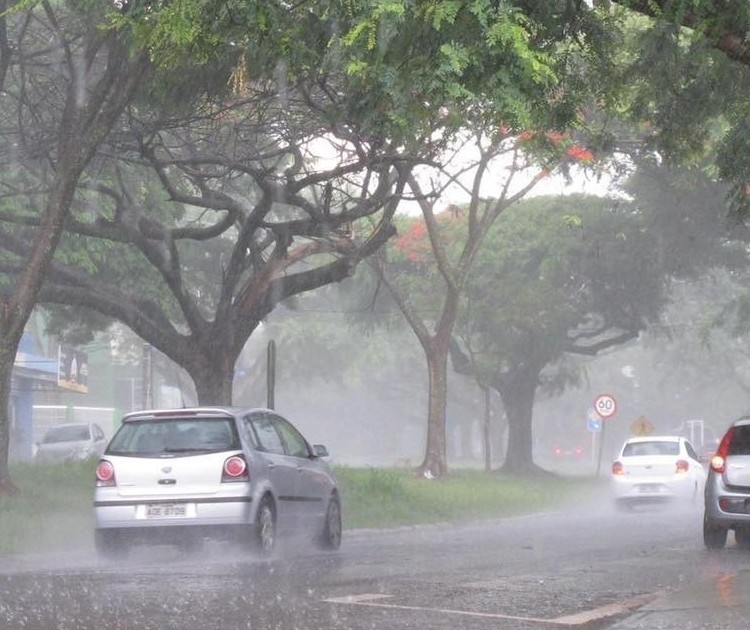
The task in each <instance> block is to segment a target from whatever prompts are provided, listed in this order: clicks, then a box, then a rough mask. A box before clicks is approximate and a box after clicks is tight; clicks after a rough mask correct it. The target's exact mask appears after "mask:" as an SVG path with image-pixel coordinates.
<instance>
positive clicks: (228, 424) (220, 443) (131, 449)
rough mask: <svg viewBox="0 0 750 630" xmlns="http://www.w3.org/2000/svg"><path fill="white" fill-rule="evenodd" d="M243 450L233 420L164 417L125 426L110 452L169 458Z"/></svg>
mask: <svg viewBox="0 0 750 630" xmlns="http://www.w3.org/2000/svg"><path fill="white" fill-rule="evenodd" d="M239 448H240V441H239V438H238V436H237V430H236V428H235V425H234V422H233V421H232V419H231V418H160V419H158V420H131V421H128V422H125V423H123V425H122V426H121V427H120V430H119V431H118V432H117V433H116V434H115V436H114V437H113V438H112V442H111V443H110V445H109V448H108V449H107V453H109V454H111V455H134V456H137V455H159V456H162V455H169V454H185V453H197V452H204V453H209V452H217V451H231V450H238V449H239Z"/></svg>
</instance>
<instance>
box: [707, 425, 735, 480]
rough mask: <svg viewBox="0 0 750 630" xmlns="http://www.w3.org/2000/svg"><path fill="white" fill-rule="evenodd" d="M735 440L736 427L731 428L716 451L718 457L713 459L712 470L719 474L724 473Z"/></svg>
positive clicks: (715, 456)
mask: <svg viewBox="0 0 750 630" xmlns="http://www.w3.org/2000/svg"><path fill="white" fill-rule="evenodd" d="M733 438H734V427H730V428H729V429H728V430H727V432H726V433H725V434H724V437H723V438H721V442H720V443H719V448H718V449H716V455H714V456H713V457H712V458H711V464H710V466H711V470H713V471H714V472H717V473H723V472H724V467H725V466H726V458H727V455H728V454H729V446H730V445H731V444H732V439H733Z"/></svg>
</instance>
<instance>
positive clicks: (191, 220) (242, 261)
mask: <svg viewBox="0 0 750 630" xmlns="http://www.w3.org/2000/svg"><path fill="white" fill-rule="evenodd" d="M185 6H192V7H194V8H200V9H201V10H200V11H197V12H196V13H191V12H190V11H189V10H188V11H187V12H185V11H183V9H184V8H185ZM212 6H213V5H212V3H210V2H208V3H206V2H196V3H186V4H184V5H183V6H182V8H181V9H180V11H179V12H177V13H174V11H173V10H172V9H174V7H173V6H172V5H163V6H159V7H156V6H152V5H141V4H140V3H136V4H135V5H134V10H135V9H136V8H137V9H138V10H139V11H140V10H141V9H142V10H143V11H145V13H146V14H147V16H148V18H149V20H150V23H151V24H152V25H153V28H152V29H150V30H149V31H148V33H147V37H146V38H145V40H144V41H146V42H147V44H148V45H149V46H150V47H151V48H152V50H155V51H156V52H157V53H163V55H161V57H160V58H161V59H166V60H167V62H168V63H171V64H174V65H176V66H177V67H179V68H182V67H183V66H184V65H185V62H183V61H181V60H180V59H176V58H175V56H174V54H173V53H174V52H175V51H176V50H183V51H187V52H189V53H191V54H194V55H198V56H199V57H201V58H206V59H208V60H209V61H210V62H211V63H216V65H217V67H218V68H220V69H223V71H224V72H225V73H227V72H228V71H230V70H231V72H230V73H228V75H229V76H228V78H229V79H231V84H232V86H233V88H234V91H233V95H229V94H226V93H219V96H220V98H221V99H224V100H219V99H215V98H209V97H206V98H205V100H201V101H200V103H201V105H202V106H203V109H202V110H200V111H199V114H201V115H200V116H198V117H193V118H192V119H191V120H188V121H186V120H185V118H184V117H182V118H180V117H179V115H180V114H181V111H180V109H181V108H179V107H178V108H176V109H177V112H176V113H177V117H176V118H171V119H169V120H168V121H167V122H168V123H169V124H165V120H164V118H163V117H155V118H151V119H149V118H148V117H144V116H143V113H142V112H143V109H144V106H143V104H140V103H139V107H138V108H134V109H133V110H132V111H131V112H129V116H130V118H129V120H130V123H131V124H130V130H131V134H130V136H131V137H130V138H128V134H127V133H122V134H119V135H118V137H117V140H118V142H119V144H117V145H113V150H112V154H113V155H114V154H116V155H118V156H119V157H121V158H122V157H125V159H127V160H128V162H129V165H128V168H129V169H134V168H136V166H134V164H137V168H144V167H146V166H147V167H149V168H151V169H153V172H154V173H156V175H157V177H158V179H159V181H160V183H161V185H162V186H163V188H164V191H165V192H166V199H164V200H162V201H163V202H167V201H168V202H169V203H171V204H172V205H173V208H174V209H173V210H170V211H167V212H166V213H165V214H164V217H163V219H159V220H157V213H155V212H153V209H154V208H153V206H154V199H153V198H151V197H148V196H145V197H143V196H139V194H137V191H136V189H135V187H134V186H133V184H132V179H130V178H129V177H128V176H127V175H128V173H126V172H125V170H124V169H123V168H120V167H118V166H117V165H109V166H107V168H106V169H105V170H103V171H101V173H102V175H103V177H102V178H100V181H99V182H98V184H97V185H96V186H92V187H91V193H90V195H93V194H98V195H103V196H104V197H106V198H108V199H109V202H105V201H99V200H94V201H92V198H91V197H89V198H87V199H85V200H84V201H85V203H84V204H83V207H82V211H81V212H80V213H78V214H77V215H76V221H71V222H69V228H70V231H71V232H74V233H77V234H79V235H82V236H84V237H86V238H98V239H108V240H110V241H113V242H117V241H119V242H120V243H122V244H123V245H126V246H128V247H129V248H131V249H132V248H136V249H137V250H138V251H139V252H140V253H141V254H142V256H143V260H145V261H148V264H149V265H150V266H151V267H153V272H154V273H155V274H157V275H158V276H159V278H160V282H161V283H162V286H163V291H162V292H161V295H158V296H156V297H157V299H153V298H154V296H153V295H149V294H143V293H142V292H141V293H138V292H137V291H136V292H135V293H131V292H123V291H122V289H123V288H124V287H126V286H127V283H123V282H118V283H116V284H115V285H114V287H113V285H112V283H109V282H107V283H104V282H98V284H95V283H94V281H95V280H101V278H97V277H96V273H94V274H82V273H81V269H80V268H79V269H72V268H70V266H66V265H64V264H63V263H64V262H65V261H63V260H61V261H60V264H57V265H56V267H55V273H54V277H51V278H50V282H48V283H47V284H46V285H45V289H44V299H45V300H49V301H59V302H66V303H75V304H79V305H85V306H88V307H91V308H96V309H98V310H99V311H100V312H102V313H105V314H107V315H110V316H116V317H118V318H120V319H122V320H123V321H125V322H126V323H127V324H128V325H129V326H131V327H132V328H133V329H134V330H136V332H138V333H139V334H140V335H141V336H143V337H144V338H145V339H147V340H148V341H150V342H151V343H152V344H153V345H155V346H157V347H159V348H161V349H162V350H163V351H164V352H165V353H166V354H168V355H169V356H171V357H172V358H174V359H175V360H176V361H178V362H179V363H180V364H181V365H183V366H184V367H185V368H186V369H188V371H189V372H190V373H191V374H192V375H193V377H194V379H195V380H196V385H197V387H198V388H199V392H200V398H201V400H202V401H203V402H228V401H229V400H230V399H231V390H230V387H229V385H230V383H231V374H232V371H233V366H234V361H235V359H236V357H237V355H238V353H239V351H240V349H241V348H242V346H243V345H244V342H245V341H246V340H247V337H248V336H249V335H250V334H251V333H252V331H253V330H254V328H255V327H256V326H257V325H258V323H259V322H260V321H261V320H262V318H263V317H264V316H265V315H266V314H268V312H270V310H271V309H272V308H273V307H274V306H275V304H277V303H278V302H279V301H281V300H283V299H285V298H287V297H289V296H291V295H294V294H295V293H298V292H300V291H304V290H308V289H310V288H315V287H317V286H321V285H322V284H325V283H328V282H333V281H336V280H339V279H341V278H343V277H346V275H348V274H349V273H350V272H351V270H352V269H353V267H354V266H355V265H356V263H357V262H358V261H359V260H360V259H362V258H363V257H364V256H366V255H367V254H369V253H371V252H373V251H375V249H377V247H378V245H379V244H381V243H382V242H383V241H384V240H385V238H387V237H388V236H389V235H390V233H391V226H390V217H391V215H392V213H393V210H394V209H395V205H396V201H397V200H398V198H399V196H400V190H401V187H402V186H403V182H404V181H405V178H406V177H407V176H408V174H409V172H410V169H411V168H412V167H413V166H414V164H416V163H419V162H426V161H431V162H432V163H437V162H438V161H440V160H441V159H444V156H443V152H444V151H445V149H446V147H448V146H449V143H450V141H451V140H452V138H454V137H455V135H456V134H457V133H458V132H459V130H460V129H461V128H462V127H464V126H465V125H466V124H467V120H468V119H471V122H472V123H473V124H474V125H483V126H484V127H485V128H486V129H487V130H488V132H487V134H485V135H486V136H488V137H489V138H490V139H491V142H497V138H498V137H507V136H508V135H509V131H508V130H509V129H510V127H511V126H514V127H516V128H518V127H520V126H527V125H531V124H535V125H539V126H547V125H553V124H560V125H568V124H571V123H572V122H573V121H574V120H575V118H576V112H575V103H576V102H577V100H578V99H579V98H580V96H581V89H580V86H581V85H583V82H579V83H577V82H575V81H572V80H571V78H570V77H569V76H568V74H567V73H568V72H569V71H570V70H571V67H570V64H569V63H568V57H567V55H568V54H572V52H571V51H573V50H575V49H576V48H580V47H578V46H577V45H576V42H577V41H578V40H577V39H576V38H575V35H577V34H582V33H585V32H587V28H588V27H590V26H591V25H589V24H585V23H582V22H580V21H578V22H576V24H575V25H574V27H571V29H566V28H562V27H561V22H564V21H565V20H566V19H567V18H568V16H567V14H566V13H565V12H556V11H554V10H541V9H538V10H537V9H534V10H532V9H526V10H520V9H519V10H506V9H504V8H498V7H495V6H494V5H493V4H492V3H487V4H486V5H485V4H481V3H480V4H478V5H476V6H474V7H473V8H469V7H465V6H459V5H455V4H453V3H438V4H437V5H421V4H418V5H410V4H403V5H401V4H399V3H394V4H393V5H377V6H371V5H370V4H368V3H347V4H346V5H342V6H339V5H337V4H332V5H331V4H329V3H326V6H325V8H324V10H323V8H322V10H321V11H320V12H315V11H312V10H311V9H312V6H306V7H303V8H300V9H297V10H295V9H293V8H291V7H286V6H281V5H276V4H274V3H270V4H268V5H265V4H263V5H260V8H259V9H258V11H260V12H262V13H263V15H264V19H263V21H262V22H263V26H262V27H260V26H259V23H260V20H259V19H258V13H257V12H256V11H255V10H253V11H249V12H248V13H245V12H244V11H243V10H241V9H240V7H234V9H237V11H234V10H233V11H229V13H227V12H226V11H224V10H218V7H213V8H214V9H217V11H218V12H217V13H211V12H210V11H208V8H209V7H212ZM136 13H137V12H136ZM209 14H210V15H211V16H212V18H211V19H212V22H211V24H204V23H202V22H201V17H202V16H205V15H209ZM134 15H136V14H135V13H134ZM186 16H187V19H188V20H191V19H195V20H196V21H197V22H198V24H199V26H198V28H197V32H201V30H202V29H208V30H209V31H210V35H211V36H210V37H209V36H208V33H207V32H203V35H205V37H192V36H188V37H187V38H186V39H182V38H181V36H180V37H178V34H183V35H184V34H186V33H187V34H188V35H189V34H190V33H191V32H192V31H190V29H187V30H186V29H185V27H186V22H185V19H186ZM217 16H218V18H217ZM136 17H137V16H136ZM217 19H218V21H217ZM248 23H253V24H254V25H255V26H258V28H260V35H261V36H260V38H253V37H249V36H248V34H247V28H246V27H247V24H248ZM216 24H219V26H220V27H221V28H219V30H217V27H216ZM238 24H239V25H240V26H239V28H235V27H237V25H238ZM224 26H227V31H226V32H224V31H223V30H222V29H223V27H224ZM415 32H417V33H420V34H421V35H422V36H421V37H414V33H415ZM373 38H377V39H376V41H377V45H375V43H374V42H373ZM592 41H595V40H592ZM206 42H208V44H206ZM230 43H231V46H230V45H229V44H230ZM216 51H220V52H219V53H217V52H216ZM227 51H239V52H238V53H237V54H235V53H234V52H227ZM217 54H218V57H217ZM313 60H314V61H313ZM188 65H189V64H188ZM187 70H190V68H189V67H188V68H187ZM188 76H193V75H191V74H188ZM201 76H203V75H201ZM204 78H205V77H204ZM161 85H162V87H163V89H164V90H165V93H166V94H167V95H172V94H174V93H175V92H174V90H175V89H179V90H180V92H179V93H182V92H184V91H185V90H184V88H183V87H182V86H175V85H171V84H170V82H169V81H164V82H163V83H162V84H161ZM212 87H214V88H215V83H212ZM187 92H188V94H189V93H190V89H188V90H187ZM193 96H195V94H193ZM209 96H216V93H215V92H211V91H210V90H209ZM163 100H164V101H165V102H173V101H174V100H175V99H170V98H167V99H163ZM194 100H195V99H194ZM193 102H194V101H193ZM191 113H192V112H191ZM498 129H500V130H501V131H498ZM316 139H318V140H319V141H318V142H315V140H316ZM320 141H324V142H325V143H327V144H328V145H329V146H330V145H332V144H337V145H338V147H337V149H336V151H335V152H333V153H331V154H329V155H328V158H329V161H326V159H325V156H323V158H322V159H318V160H317V161H316V160H315V159H314V155H313V151H314V150H315V149H316V148H317V147H319V146H320V144H321V142H320ZM331 157H335V158H337V160H335V161H333V163H332V162H331V161H330V158H331ZM483 159H489V158H483ZM104 175H106V178H105V177H104ZM132 176H133V175H132V173H130V177H131V178H132ZM412 182H416V180H412ZM412 188H413V192H414V194H415V195H416V197H418V198H419V200H420V202H424V201H425V200H426V199H427V197H424V196H423V195H422V194H421V192H419V191H418V190H417V189H416V184H415V185H413V186H412ZM432 202H433V200H432V198H431V200H430V201H429V202H428V203H432ZM183 207H186V208H188V209H187V210H183ZM92 208H96V210H94V211H92ZM196 209H202V211H201V212H202V214H200V216H199V215H198V212H197V210H196ZM368 217H375V219H376V220H375V222H374V223H371V224H369V225H366V222H365V221H364V220H363V219H365V218H368ZM359 226H365V227H362V228H360V227H359ZM352 228H354V229H352ZM482 229H484V228H482ZM219 235H224V236H225V237H226V236H229V238H225V239H224V246H225V254H224V255H225V258H224V261H225V264H223V265H221V266H217V267H215V269H214V271H215V276H214V278H212V279H210V280H209V282H208V285H209V286H208V288H206V286H205V283H204V286H203V287H196V286H195V285H194V284H193V285H191V283H190V282H188V281H187V279H186V275H185V273H184V270H183V267H182V261H183V260H184V256H185V254H184V250H185V246H183V245H182V244H183V243H187V242H189V241H192V242H205V240H206V239H209V238H216V237H218V236H219ZM6 243H7V245H6V246H7V247H9V248H11V249H13V248H23V245H24V244H23V242H22V241H20V240H16V241H14V242H11V240H10V239H8V240H7V241H6ZM226 248H229V249H226ZM92 249H94V248H92ZM471 255H473V254H470V256H471ZM303 263H304V264H311V265H313V267H311V268H305V267H304V266H303ZM98 265H99V266H98V267H97V272H98V271H99V270H101V269H102V267H101V264H100V263H98ZM115 271H117V270H116V269H115ZM136 273H138V272H136ZM138 277H139V278H141V275H140V273H139V274H138ZM204 280H205V278H204ZM150 286H156V285H150ZM199 291H200V293H201V296H200V297H201V298H202V299H203V302H202V303H198V302H199V300H196V299H195V298H196V296H197V293H198V292H199ZM212 293H213V295H211V294H212ZM165 295H166V296H167V298H166V299H165V298H164V296H165ZM441 352H442V353H443V356H446V354H445V353H446V352H447V346H444V347H443V348H442V349H441Z"/></svg>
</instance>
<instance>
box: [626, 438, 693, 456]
mask: <svg viewBox="0 0 750 630" xmlns="http://www.w3.org/2000/svg"><path fill="white" fill-rule="evenodd" d="M622 454H623V455H624V456H625V457H638V456H640V455H679V454H680V444H679V442H665V441H664V440H658V441H657V440H654V441H652V442H631V443H629V444H626V445H625V448H624V449H622Z"/></svg>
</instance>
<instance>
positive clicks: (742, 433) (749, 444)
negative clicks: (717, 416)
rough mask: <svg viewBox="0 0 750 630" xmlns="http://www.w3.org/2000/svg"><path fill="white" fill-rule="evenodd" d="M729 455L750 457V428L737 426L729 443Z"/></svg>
mask: <svg viewBox="0 0 750 630" xmlns="http://www.w3.org/2000/svg"><path fill="white" fill-rule="evenodd" d="M728 454H729V455H750V426H737V427H735V428H734V436H733V437H732V440H731V441H730V442H729V453H728Z"/></svg>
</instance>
